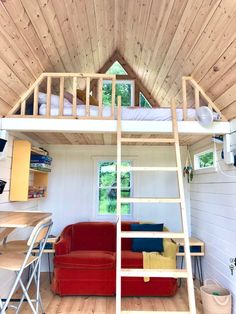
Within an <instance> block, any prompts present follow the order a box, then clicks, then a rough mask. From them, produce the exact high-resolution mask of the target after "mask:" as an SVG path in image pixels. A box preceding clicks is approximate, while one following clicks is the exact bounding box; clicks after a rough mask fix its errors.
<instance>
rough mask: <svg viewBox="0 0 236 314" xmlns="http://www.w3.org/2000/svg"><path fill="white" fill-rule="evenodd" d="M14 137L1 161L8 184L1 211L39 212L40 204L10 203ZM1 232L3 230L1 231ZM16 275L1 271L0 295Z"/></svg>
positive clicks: (19, 232) (18, 235) (0, 170)
mask: <svg viewBox="0 0 236 314" xmlns="http://www.w3.org/2000/svg"><path fill="white" fill-rule="evenodd" d="M13 140H14V137H13V136H9V140H8V142H7V144H6V147H5V149H6V150H7V152H6V157H5V158H4V159H2V160H0V179H1V180H4V181H6V182H7V184H6V186H5V189H4V192H3V194H0V211H3V210H4V211H5V210H37V207H38V202H37V201H30V202H9V186H10V176H11V162H12V144H13ZM0 231H1V230H0ZM27 234H28V232H27V231H26V230H25V229H24V230H19V229H18V230H16V231H15V232H13V233H12V234H11V236H9V239H14V238H18V239H19V238H25V236H26V235H27ZM13 278H14V274H13V273H12V272H8V271H3V270H0V283H1V284H0V295H1V297H4V296H5V295H6V293H7V291H8V290H9V288H10V287H11V285H12V280H13Z"/></svg>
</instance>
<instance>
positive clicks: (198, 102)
mask: <svg viewBox="0 0 236 314" xmlns="http://www.w3.org/2000/svg"><path fill="white" fill-rule="evenodd" d="M194 98H195V109H198V108H199V106H200V97H199V89H198V88H197V87H195V88H194Z"/></svg>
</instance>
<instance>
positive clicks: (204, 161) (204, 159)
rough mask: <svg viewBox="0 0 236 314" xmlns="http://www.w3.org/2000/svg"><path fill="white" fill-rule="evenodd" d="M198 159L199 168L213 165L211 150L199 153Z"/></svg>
mask: <svg viewBox="0 0 236 314" xmlns="http://www.w3.org/2000/svg"><path fill="white" fill-rule="evenodd" d="M198 159H199V167H200V168H208V167H212V166H214V155H213V152H207V153H205V154H202V155H199V156H198Z"/></svg>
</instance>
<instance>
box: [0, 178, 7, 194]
mask: <svg viewBox="0 0 236 314" xmlns="http://www.w3.org/2000/svg"><path fill="white" fill-rule="evenodd" d="M6 183H7V182H6V181H3V180H0V194H2V193H3V191H4V188H5V185H6Z"/></svg>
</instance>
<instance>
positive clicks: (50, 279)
mask: <svg viewBox="0 0 236 314" xmlns="http://www.w3.org/2000/svg"><path fill="white" fill-rule="evenodd" d="M48 272H49V282H50V284H51V283H52V278H51V265H50V253H48Z"/></svg>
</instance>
